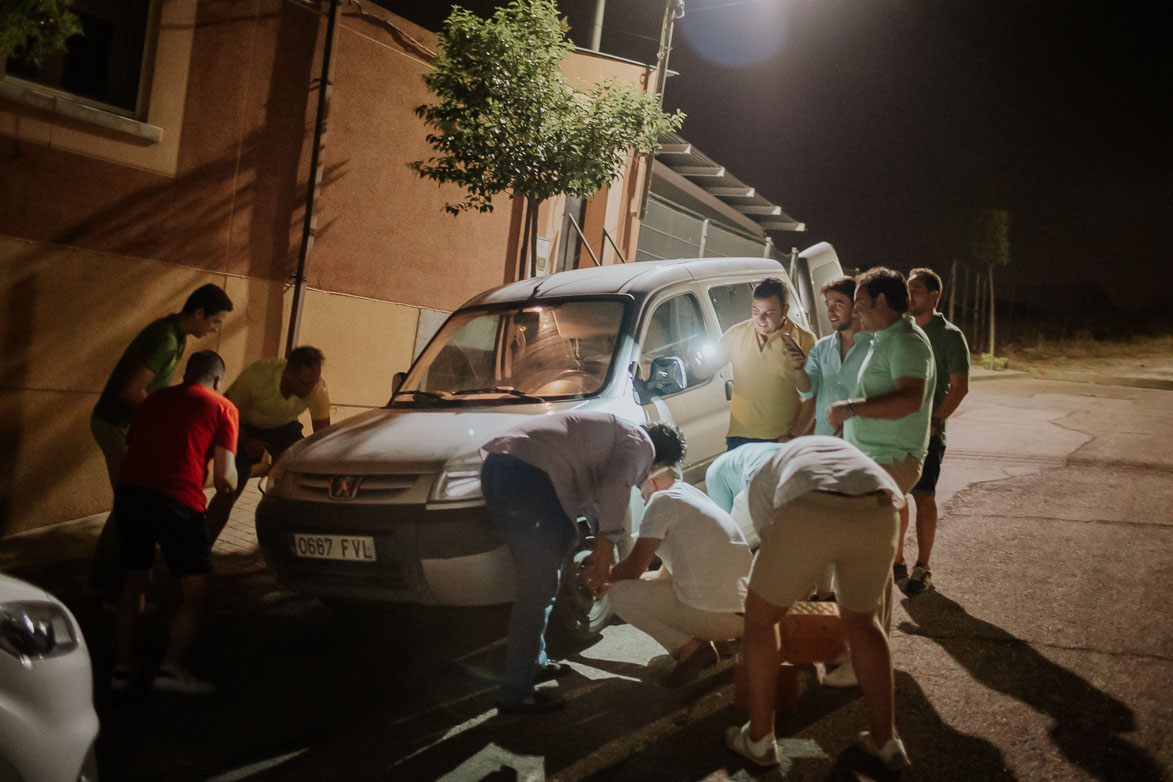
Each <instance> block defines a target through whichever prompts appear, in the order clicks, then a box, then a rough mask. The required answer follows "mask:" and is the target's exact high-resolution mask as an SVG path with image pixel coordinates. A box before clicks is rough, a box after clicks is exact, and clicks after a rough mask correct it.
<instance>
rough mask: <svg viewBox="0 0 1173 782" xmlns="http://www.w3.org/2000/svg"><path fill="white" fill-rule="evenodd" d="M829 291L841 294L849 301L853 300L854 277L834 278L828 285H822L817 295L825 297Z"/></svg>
mask: <svg viewBox="0 0 1173 782" xmlns="http://www.w3.org/2000/svg"><path fill="white" fill-rule="evenodd" d="M831 291H835V292H836V293H842V294H843V295H844V296H846V297H847V298H849V299H854V298H855V278H854V277H836V278H835V279H833V280H831V281H830V282H828V283H824V284H823V287H822V288H820V289H819V293H821V294H823V295H824V296H826V295H827V294H828V293H830V292H831Z"/></svg>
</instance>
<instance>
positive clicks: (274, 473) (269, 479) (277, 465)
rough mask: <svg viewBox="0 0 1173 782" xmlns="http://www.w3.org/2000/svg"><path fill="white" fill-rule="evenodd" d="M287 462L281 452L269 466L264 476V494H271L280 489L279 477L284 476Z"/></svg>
mask: <svg viewBox="0 0 1173 782" xmlns="http://www.w3.org/2000/svg"><path fill="white" fill-rule="evenodd" d="M287 464H289V460H288V459H286V458H285V455H284V454H282V455H281V456H279V457H277V461H275V462H273V464H272V466H271V467H269V474H268V475H267V476H265V494H272V493H274V492H277V491H279V490H280V488H281V479H282V478H284V477H285V465H287Z"/></svg>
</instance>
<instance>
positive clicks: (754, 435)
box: [721, 277, 815, 450]
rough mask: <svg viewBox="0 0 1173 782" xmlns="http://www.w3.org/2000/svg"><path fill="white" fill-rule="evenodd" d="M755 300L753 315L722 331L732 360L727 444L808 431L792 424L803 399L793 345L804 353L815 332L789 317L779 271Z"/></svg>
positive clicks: (732, 445) (786, 292) (757, 290)
mask: <svg viewBox="0 0 1173 782" xmlns="http://www.w3.org/2000/svg"><path fill="white" fill-rule="evenodd" d="M752 306H753V309H752V311H751V316H750V318H749V320H744V321H742V322H741V323H736V324H734V325H732V326H730V327H729V330H728V331H726V332H725V334H724V335H722V337H721V348H722V351H723V355H724V357H725V358H726V359H727V360H728V361H731V362H732V363H733V398H732V400H731V401H730V404H729V430H728V432H727V433H726V435H725V445H726V447H727V448H728V450H733V449H734V448H737V447H738V446H741V445H745V444H746V443H753V442H772V441H780V442H785V441H787V440H789V439H791V438H792V437H796V436H798V435H800V434H805V432H802V431H795V430H793V429H792V427H793V426H794V425H795V419H796V418H797V416H798V412H799V409H800V408H801V406H802V400H801V399H799V397H798V391H797V390H796V389H795V375H796V373H797V372H796V370H795V369H794V366H793V359H792V358H791V355H790V351H791V350H793V349H794V348H792V347H790V346H791V345H794V346H797V349H799V350H801V351H802V353H803V354H805V353H807V352H808V351H810V349H811V348H812V347H814V344H815V335H814V334H812V333H811V332H809V331H807V330H806V329H804V328H803V327H802V326H799V325H798V324H797V323H795V322H794V321H793V320H791V319H790V318H789V317H787V312H788V311H789V310H790V292H789V290H788V289H787V288H786V284H785V283H784V282H782V280H780V279H778V278H777V277H767V278H766V279H764V280H762V281H761V282H760V283H758V286H757V287H756V288H754V291H753V304H752ZM783 337H786V338H787V339H786V340H785V341H784V340H783Z"/></svg>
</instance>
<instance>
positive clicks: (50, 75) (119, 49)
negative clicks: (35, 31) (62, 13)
mask: <svg viewBox="0 0 1173 782" xmlns="http://www.w3.org/2000/svg"><path fill="white" fill-rule="evenodd" d="M150 9H151V1H150V0H75V2H74V4H73V6H72V9H71V10H72V11H73V12H74V13H75V14H77V17H78V18H79V19H80V20H81V25H82V29H83V30H84V35H80V36H75V37H73V38H71V39H69V43H68V47H69V48H68V50H67V51H64V52H58V53H57V54H55V55H52V56H50V57H46V58H45V59H44V60H43V61H42V62H41V65H40V67H37V66H36V65H34V64H33V63H31V62H22V61H15V60H9V61H8V62H7V64H6V66H5V73H6V74H7V75H9V76H16V77H18V78H21V79H24V80H26V81H30V82H33V83H36V84H40V85H43V86H46V87H51V88H53V89H55V90H58V91H61V92H66V93H69V94H71V95H74V96H76V97H78V98H81V99H83V100H84V101H86V102H90V103H93V104H95V105H97V106H98V107H99V108H102V109H105V110H107V111H113V112H115V113H118V114H123V115H125V116H128V117H136V116H138V114H139V113H140V110H141V108H142V107H140V106H139V105H138V103H139V86H140V80H141V78H142V73H143V52H144V50H145V47H146V40H147V19H148V16H149V14H150Z"/></svg>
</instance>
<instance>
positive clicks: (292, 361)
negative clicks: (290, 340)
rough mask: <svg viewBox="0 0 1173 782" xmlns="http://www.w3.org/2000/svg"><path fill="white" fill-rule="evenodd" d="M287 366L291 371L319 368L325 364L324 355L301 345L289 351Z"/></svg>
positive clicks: (315, 349)
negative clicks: (303, 368)
mask: <svg viewBox="0 0 1173 782" xmlns="http://www.w3.org/2000/svg"><path fill="white" fill-rule="evenodd" d="M288 361H289V366H290V367H292V368H293V369H301V368H302V367H320V366H322V364H324V363H326V355H325V354H324V353H323V352H322V351H320V350H318V349H317V348H312V347H310V346H309V345H302V346H301V347H298V348H294V349H293V350H291V351H289V358H288Z"/></svg>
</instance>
